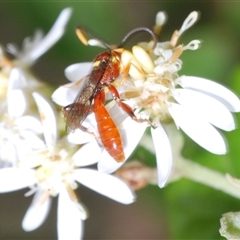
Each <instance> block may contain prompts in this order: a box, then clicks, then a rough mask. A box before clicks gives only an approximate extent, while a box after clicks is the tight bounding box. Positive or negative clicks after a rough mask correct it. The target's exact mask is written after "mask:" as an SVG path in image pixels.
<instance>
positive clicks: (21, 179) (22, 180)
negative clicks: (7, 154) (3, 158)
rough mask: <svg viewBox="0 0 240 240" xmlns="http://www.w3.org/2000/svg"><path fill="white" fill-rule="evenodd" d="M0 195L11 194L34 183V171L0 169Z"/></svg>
mask: <svg viewBox="0 0 240 240" xmlns="http://www.w3.org/2000/svg"><path fill="white" fill-rule="evenodd" d="M0 183H1V184H0V193H4V192H12V191H16V190H19V189H22V188H26V187H28V186H31V185H33V184H35V183H36V177H35V170H32V169H21V168H3V169H0Z"/></svg>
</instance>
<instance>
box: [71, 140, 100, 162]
mask: <svg viewBox="0 0 240 240" xmlns="http://www.w3.org/2000/svg"><path fill="white" fill-rule="evenodd" d="M101 153H102V148H100V147H99V145H98V143H97V141H91V142H90V143H87V144H85V145H83V146H82V147H81V148H80V149H79V150H78V151H77V152H76V153H75V154H74V155H73V157H72V160H73V161H74V163H75V165H76V166H79V167H83V166H88V165H92V164H95V163H97V162H98V160H99V158H100V155H101Z"/></svg>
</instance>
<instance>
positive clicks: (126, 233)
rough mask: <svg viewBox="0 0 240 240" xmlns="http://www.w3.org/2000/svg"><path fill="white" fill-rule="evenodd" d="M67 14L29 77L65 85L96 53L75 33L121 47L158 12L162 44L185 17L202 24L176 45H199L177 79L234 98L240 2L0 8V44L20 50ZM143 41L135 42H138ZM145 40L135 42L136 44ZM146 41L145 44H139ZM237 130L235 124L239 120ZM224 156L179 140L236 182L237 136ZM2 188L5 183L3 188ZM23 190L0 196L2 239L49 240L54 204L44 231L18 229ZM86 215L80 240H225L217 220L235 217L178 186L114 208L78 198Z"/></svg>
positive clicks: (239, 170)
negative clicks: (62, 29) (80, 29)
mask: <svg viewBox="0 0 240 240" xmlns="http://www.w3.org/2000/svg"><path fill="white" fill-rule="evenodd" d="M65 7H72V8H73V15H72V17H71V19H70V22H69V24H68V26H67V30H66V33H65V35H64V37H63V38H62V39H61V40H60V41H59V42H58V43H57V44H56V45H55V46H54V47H53V48H51V49H50V50H49V51H48V52H47V53H46V54H45V55H44V56H42V57H41V58H40V59H39V60H38V62H37V63H36V64H35V65H34V67H33V72H34V73H35V74H36V75H37V76H38V77H39V78H41V79H42V80H43V81H46V82H49V83H52V84H56V86H57V85H59V84H63V83H66V82H67V79H66V78H65V77H64V69H65V68H66V67H67V66H68V65H70V64H72V63H76V62H82V61H91V60H92V59H93V57H94V56H95V55H96V54H98V53H99V52H100V51H101V50H100V49H99V48H93V47H86V46H83V45H82V44H81V43H80V42H79V40H78V39H77V37H76V35H75V31H74V30H75V27H76V26H78V25H81V26H84V27H86V28H87V29H89V30H90V31H91V32H93V33H94V35H95V36H97V37H99V38H101V39H103V40H105V41H107V42H108V43H119V42H120V41H121V39H122V37H123V36H124V35H125V34H126V33H127V32H128V31H129V30H132V29H133V28H135V27H139V26H146V27H149V28H151V27H152V25H153V24H154V22H155V15H156V13H157V12H158V11H160V10H161V11H166V12H167V14H168V17H169V18H168V22H167V24H166V25H165V27H164V32H163V34H162V35H161V37H160V40H161V41H165V40H168V39H169V38H170V36H171V34H172V32H173V31H174V30H175V29H179V28H180V27H181V25H182V22H183V21H184V19H185V18H186V17H187V16H188V14H189V13H190V12H191V11H193V10H197V11H200V12H201V18H200V20H199V21H198V22H197V24H196V25H195V26H194V27H192V28H191V29H189V30H188V31H187V32H186V33H185V34H184V35H183V37H182V38H181V41H180V42H182V43H185V44H187V43H188V42H189V41H190V40H193V39H200V40H202V45H201V48H200V49H199V50H197V51H187V52H185V53H184V54H183V56H182V60H183V69H182V71H181V73H182V74H186V75H193V76H200V77H206V78H209V79H213V80H216V81H218V82H221V83H222V84H224V85H226V86H228V87H230V88H232V89H234V91H235V92H236V93H237V94H238V95H240V58H239V52H240V14H239V9H240V2H230V1H228V2H227V1H226V2H223V1H222V2H219V1H206V2H202V1H201V2H200V1H187V2H185V1H178V2H175V1H120V0H119V1H63V2H62V1H59V2H58V1H52V2H51V1H50V2H49V1H32V2H31V1H28V2H27V1H26V2H24V1H19V2H11V1H8V2H3V1H0V36H1V44H2V45H4V46H5V45H6V44H7V43H16V44H18V45H19V46H20V45H21V44H22V41H23V39H24V38H25V37H26V36H32V35H33V33H34V30H35V29H36V28H41V29H43V30H44V31H45V32H47V31H48V30H49V29H50V27H51V26H52V24H53V23H54V21H55V20H56V18H57V16H58V14H59V13H60V11H61V10H62V9H63V8H65ZM140 37H141V38H140ZM144 37H146V36H145V35H144V34H143V36H139V35H138V36H137V37H135V38H134V41H135V42H138V41H139V40H143V39H144ZM145 39H146V38H145ZM236 122H238V125H239V123H240V118H239V114H237V116H236ZM224 135H225V136H226V139H227V140H228V143H229V144H228V148H229V153H228V154H226V155H225V156H215V155H213V154H211V153H208V152H206V151H205V150H203V149H201V148H200V147H199V146H197V145H196V144H195V143H193V142H192V141H191V140H190V139H189V138H187V137H185V139H186V142H185V147H184V151H183V154H184V156H186V157H187V158H190V159H192V160H194V161H196V162H198V163H200V164H202V165H204V166H208V167H209V168H212V169H215V170H218V171H221V172H223V173H225V172H228V173H230V174H231V175H233V176H235V177H238V178H240V147H239V146H240V130H239V129H237V130H235V131H233V132H230V133H224ZM134 157H137V158H138V159H140V160H141V161H142V162H143V163H146V162H147V163H148V162H149V161H152V163H153V164H154V163H155V159H154V156H152V155H150V154H148V153H146V152H145V151H144V150H143V149H141V148H140V149H138V151H136V152H135V153H134ZM1 184H3V183H1ZM26 191H27V190H26V189H24V190H21V191H18V192H13V193H8V194H1V195H0V216H1V220H0V239H55V238H56V207H57V199H56V198H55V199H54V200H53V205H52V208H51V212H50V214H49V216H48V218H47V219H46V221H45V222H44V224H43V225H42V226H41V227H40V228H39V229H37V230H35V231H33V232H29V233H26V232H24V231H23V230H22V229H21V221H22V218H23V216H24V214H25V211H26V210H27V207H28V206H29V204H30V202H31V197H28V198H25V197H24V193H25V192H26ZM78 193H79V195H80V196H81V199H82V201H83V202H84V203H85V205H86V206H87V207H88V209H89V212H90V218H89V219H88V220H86V221H85V235H84V239H223V238H221V236H220V234H219V232H218V230H219V228H220V224H219V219H220V218H221V215H222V214H223V213H226V212H229V211H240V200H238V199H235V198H233V197H231V196H228V195H226V194H224V193H222V192H219V191H216V190H213V189H210V188H208V187H206V186H203V185H201V184H198V183H195V182H192V181H189V180H186V179H182V180H180V181H178V182H175V183H171V184H169V185H168V186H167V187H166V188H164V189H159V188H158V187H157V186H148V187H146V188H144V189H142V190H140V191H138V192H137V193H136V194H137V196H138V198H137V201H136V203H134V204H131V205H129V206H125V205H121V204H118V203H116V202H114V201H112V200H109V199H107V198H105V197H103V196H100V195H98V194H97V193H95V192H92V191H91V190H89V189H86V188H84V187H80V188H79V191H78Z"/></svg>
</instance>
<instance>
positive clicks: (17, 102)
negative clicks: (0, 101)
mask: <svg viewBox="0 0 240 240" xmlns="http://www.w3.org/2000/svg"><path fill="white" fill-rule="evenodd" d="M7 98H8V114H9V115H10V116H11V117H15V118H16V117H20V116H22V115H23V113H24V112H25V110H26V106H27V102H26V99H25V96H24V93H23V91H22V90H20V89H15V90H11V91H9V92H8V96H7Z"/></svg>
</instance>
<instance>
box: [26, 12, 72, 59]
mask: <svg viewBox="0 0 240 240" xmlns="http://www.w3.org/2000/svg"><path fill="white" fill-rule="evenodd" d="M71 13H72V9H71V8H65V9H64V10H63V11H62V12H61V13H60V15H59V17H58V19H57V20H56V22H55V23H54V25H53V26H52V28H51V29H50V31H49V32H48V33H47V35H46V36H45V37H44V38H43V39H42V40H41V41H40V42H39V43H38V45H36V46H35V47H34V48H33V49H32V50H31V51H30V52H28V53H27V54H26V56H25V57H24V58H23V59H22V61H24V62H26V63H28V64H31V63H33V62H35V61H36V60H37V59H38V58H39V57H40V56H41V55H43V54H44V53H45V52H46V51H47V50H48V49H49V48H51V47H52V46H53V45H54V44H55V43H56V42H57V41H58V40H59V39H60V38H61V37H62V35H63V33H64V30H65V26H66V24H67V22H68V20H69V18H70V16H71Z"/></svg>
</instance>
